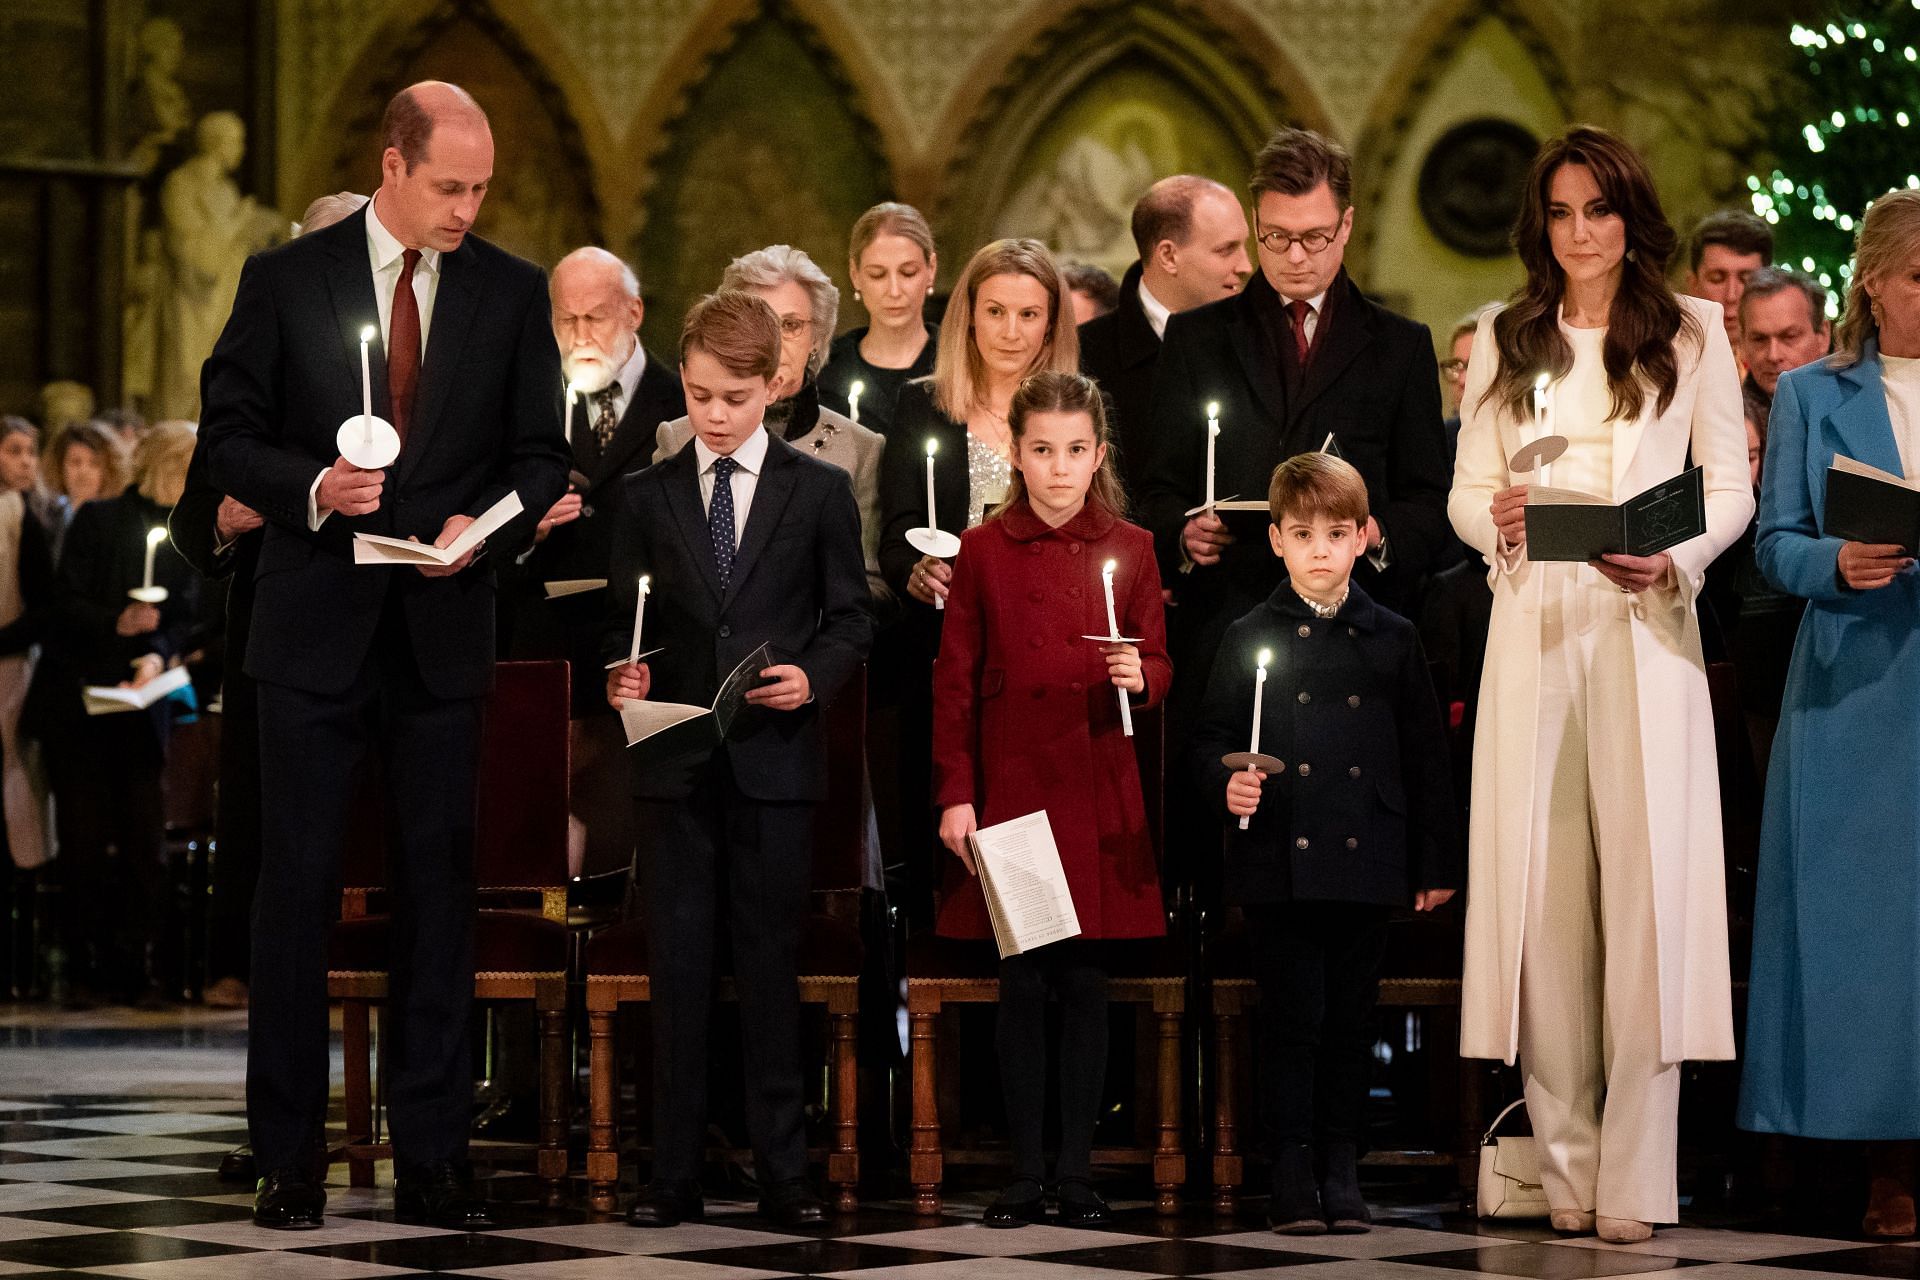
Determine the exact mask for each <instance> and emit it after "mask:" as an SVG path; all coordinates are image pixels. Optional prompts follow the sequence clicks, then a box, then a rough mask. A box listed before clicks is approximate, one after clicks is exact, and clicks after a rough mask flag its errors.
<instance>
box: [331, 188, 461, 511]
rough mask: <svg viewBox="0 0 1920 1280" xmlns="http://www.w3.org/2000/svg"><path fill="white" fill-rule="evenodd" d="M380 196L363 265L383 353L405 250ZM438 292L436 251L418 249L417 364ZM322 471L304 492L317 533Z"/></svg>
mask: <svg viewBox="0 0 1920 1280" xmlns="http://www.w3.org/2000/svg"><path fill="white" fill-rule="evenodd" d="M379 208H380V196H379V193H378V192H376V193H375V194H374V197H373V199H372V200H370V201H368V202H367V261H368V263H369V265H370V266H371V267H372V269H373V301H374V305H375V306H376V307H378V308H379V310H380V349H381V350H382V351H385V350H387V347H388V342H387V335H388V334H390V333H391V332H392V324H393V291H394V288H395V287H396V286H397V285H398V284H399V283H400V271H401V269H402V267H403V266H404V265H405V260H406V252H407V246H405V245H403V244H401V243H400V241H399V240H398V239H396V238H395V237H394V234H393V232H391V231H389V230H387V226H386V224H385V223H384V222H382V221H380V215H379ZM439 291H440V251H439V250H438V249H422V250H421V251H420V261H418V262H416V263H415V264H414V266H413V298H414V302H415V303H416V304H417V305H418V307H419V310H420V362H421V363H422V364H425V363H426V359H427V333H428V331H429V330H430V329H431V328H432V327H433V300H434V298H435V296H437V295H438V293H439ZM326 474H327V472H326V470H325V469H323V470H322V471H321V472H320V474H319V475H317V476H315V477H314V478H313V484H312V486H311V487H309V488H308V489H307V528H309V529H315V530H317V529H319V527H320V526H321V525H322V524H324V523H325V522H326V519H327V517H328V516H330V515H332V514H333V512H331V511H322V510H320V481H321V480H322V479H324V478H325V476H326Z"/></svg>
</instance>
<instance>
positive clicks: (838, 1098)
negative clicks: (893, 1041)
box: [827, 1009, 860, 1213]
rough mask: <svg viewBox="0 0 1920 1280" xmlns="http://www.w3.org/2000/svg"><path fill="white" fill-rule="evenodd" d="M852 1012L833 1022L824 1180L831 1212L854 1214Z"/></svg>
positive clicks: (856, 1124)
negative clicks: (828, 1148) (830, 1114)
mask: <svg viewBox="0 0 1920 1280" xmlns="http://www.w3.org/2000/svg"><path fill="white" fill-rule="evenodd" d="M854 1018H855V1011H854V1010H853V1009H846V1010H839V1011H836V1012H834V1014H833V1015H832V1019H833V1135H834V1136H833V1152H832V1154H831V1155H829V1156H828V1157H827V1180H828V1181H829V1182H831V1183H832V1184H833V1188H834V1204H833V1207H834V1210H835V1212H837V1213H853V1212H855V1211H856V1210H858V1209H859V1208H860V1196H859V1188H860V1133H859V1130H860V1064H859V1056H858V1053H857V1051H856V1045H855V1043H854V1034H855V1027H854Z"/></svg>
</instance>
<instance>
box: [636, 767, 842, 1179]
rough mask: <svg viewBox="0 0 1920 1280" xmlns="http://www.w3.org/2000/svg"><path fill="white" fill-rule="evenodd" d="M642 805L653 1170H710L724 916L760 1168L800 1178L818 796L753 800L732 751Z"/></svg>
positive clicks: (672, 1173)
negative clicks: (803, 946)
mask: <svg viewBox="0 0 1920 1280" xmlns="http://www.w3.org/2000/svg"><path fill="white" fill-rule="evenodd" d="M721 752H722V753H724V752H725V748H724V747H723V748H721ZM635 805H636V817H637V825H638V836H639V841H638V845H637V848H636V853H635V860H636V863H637V864H638V865H637V867H636V870H637V872H638V879H639V881H640V883H643V884H644V885H645V886H646V888H645V898H646V912H647V942H648V951H649V954H648V968H649V970H650V971H651V973H652V977H653V1001H652V1005H653V1153H654V1154H653V1177H654V1179H655V1180H656V1181H663V1182H664V1181H681V1180H688V1179H695V1178H698V1177H699V1175H700V1166H701V1160H702V1152H703V1150H704V1147H705V1134H706V1124H707V1076H708V1073H709V1070H710V1064H709V1063H708V1060H707V1022H708V1018H709V1016H710V1013H711V1009H712V1005H713V987H714V974H715V968H714V960H715V956H714V939H715V937H716V935H721V934H722V930H721V928H720V925H721V920H722V913H723V911H724V918H725V922H726V925H727V930H726V932H727V933H730V934H731V937H732V950H733V978H734V986H735V989H736V991H737V992H738V994H739V999H740V1043H741V1047H742V1051H743V1052H742V1057H743V1063H742V1065H743V1066H744V1068H745V1076H746V1089H747V1108H746V1110H747V1132H748V1134H749V1136H750V1137H751V1139H752V1141H753V1153H754V1168H755V1171H756V1173H757V1174H758V1175H759V1179H760V1183H761V1185H762V1186H769V1185H771V1184H773V1183H775V1182H780V1181H783V1180H785V1179H788V1178H798V1177H801V1176H802V1175H804V1174H805V1173H806V1168H807V1146H806V1135H805V1132H804V1128H803V1122H804V1117H803V1115H802V1112H801V1072H800V1043H799V1042H800V987H799V976H798V969H799V950H800V932H801V928H802V927H803V924H804V922H805V919H806V914H807V894H808V890H809V888H810V886H811V883H812V867H813V805H811V804H806V803H802V804H773V803H768V802H765V801H759V800H752V799H749V798H748V797H746V796H744V795H742V794H741V793H740V789H739V788H738V786H736V785H735V783H734V781H733V772H732V769H731V768H730V767H729V766H728V765H727V763H726V762H725V761H724V759H722V758H719V757H716V759H715V760H714V761H713V763H712V764H711V765H710V766H709V767H708V768H707V769H706V770H704V771H703V774H702V777H701V780H700V781H699V782H697V783H696V784H695V787H694V790H693V794H692V795H691V796H689V797H688V798H687V799H685V800H679V801H665V800H644V799H643V800H637V801H636V802H635Z"/></svg>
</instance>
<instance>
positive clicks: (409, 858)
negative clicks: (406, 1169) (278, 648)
mask: <svg viewBox="0 0 1920 1280" xmlns="http://www.w3.org/2000/svg"><path fill="white" fill-rule="evenodd" d="M259 695H260V744H261V751H260V789H261V800H262V807H263V813H264V822H263V829H262V846H263V847H262V857H261V863H260V880H259V884H258V886H257V888H256V890H255V894H254V904H253V982H252V990H251V1011H250V1015H249V1016H250V1028H249V1031H250V1034H249V1036H248V1049H247V1123H248V1129H249V1135H250V1137H251V1139H252V1142H253V1150H254V1155H255V1157H256V1158H257V1159H258V1161H259V1164H260V1168H261V1169H262V1170H263V1171H265V1170H271V1169H276V1168H281V1167H285V1166H288V1165H295V1164H301V1163H303V1162H304V1161H305V1160H306V1159H307V1158H308V1156H309V1154H310V1144H311V1143H312V1142H313V1141H314V1140H315V1139H316V1138H317V1137H318V1135H319V1134H320V1133H321V1132H322V1126H323V1121H324V1119H325V1116H326V1105H327V991H326V980H327V936H328V932H329V928H330V926H331V924H332V922H333V920H334V919H335V917H336V916H337V915H338V914H339V902H340V859H341V849H342V845H343V843H344V841H345V839H346V836H347V832H348V830H349V812H350V809H351V807H352V806H353V805H354V804H355V803H356V802H357V801H358V799H359V797H358V796H357V795H356V791H357V786H356V784H357V781H358V778H359V776H360V772H361V771H360V765H361V762H362V761H363V760H364V759H365V758H366V757H367V755H368V752H369V750H370V749H371V750H372V752H373V753H374V756H375V758H377V759H378V760H380V761H381V762H382V764H383V767H384V770H385V777H384V778H383V780H382V781H383V783H384V786H383V791H384V794H385V797H386V815H385V818H386V824H387V849H388V872H387V874H388V880H389V884H390V888H391V900H392V906H393V910H392V915H393V927H392V935H391V936H392V938H393V948H394V951H393V955H392V956H391V958H390V963H389V969H388V972H389V973H390V974H391V978H390V981H389V987H388V1009H389V1018H390V1028H391V1029H390V1031H389V1036H390V1043H389V1045H388V1047H387V1073H388V1075H387V1078H388V1080H389V1082H390V1083H389V1087H388V1091H387V1092H388V1108H389V1111H390V1113H391V1115H392V1118H393V1142H394V1152H395V1155H396V1158H397V1159H399V1160H401V1161H404V1162H409V1163H424V1162H426V1161H431V1160H445V1159H458V1158H463V1157H464V1156H465V1154H466V1149H467V1122H468V1115H469V1112H470V1110H471V1102H472V1081H471V1072H470V1069H469V1068H470V1062H469V1052H470V1051H469V1038H468V1030H469V1026H468V1024H469V1020H470V1016H471V1013H472V1008H473V972H474V970H473V917H474V873H473V838H474V830H473V829H474V814H475V796H476V791H477V773H478V770H479V750H480V722H481V709H482V700H481V699H479V698H471V699H441V698H436V697H434V696H433V695H432V694H430V693H429V692H428V691H427V689H426V686H425V685H424V684H423V682H422V680H421V677H420V672H419V668H418V666H417V664H416V662H415V659H414V656H413V646H412V643H411V639H410V637H409V633H408V627H407V624H406V619H405V617H404V615H403V611H402V609H401V608H400V595H399V593H398V592H397V591H395V592H391V593H390V594H389V595H388V597H387V600H386V605H385V608H384V610H383V612H382V616H381V619H380V622H379V626H378V630H377V632H376V634H375V637H374V642H373V644H372V646H371V647H370V649H369V651H368V655H367V659H366V661H365V663H364V664H363V666H362V668H361V670H360V671H359V673H358V674H357V675H356V676H355V678H354V680H353V682H352V684H351V685H349V686H348V688H347V690H346V692H345V693H342V694H339V695H335V696H326V695H321V694H314V693H308V692H305V691H303V690H299V689H294V688H291V687H289V686H286V685H281V684H275V683H271V682H268V681H262V682H261V683H260V686H259Z"/></svg>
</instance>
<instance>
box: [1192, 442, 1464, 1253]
mask: <svg viewBox="0 0 1920 1280" xmlns="http://www.w3.org/2000/svg"><path fill="white" fill-rule="evenodd" d="M1267 501H1268V506H1269V508H1270V509H1271V513H1272V517H1273V523H1272V524H1271V525H1270V526H1268V537H1269V540H1270V541H1271V542H1272V544H1273V550H1274V554H1275V555H1277V556H1279V557H1280V558H1281V559H1282V560H1284V561H1285V562H1286V570H1287V581H1285V582H1283V583H1281V585H1280V586H1279V587H1278V588H1277V589H1276V590H1275V591H1274V592H1273V594H1272V595H1271V596H1269V597H1268V598H1267V600H1266V602H1265V603H1263V604H1261V605H1259V606H1258V607H1256V608H1255V609H1254V610H1253V611H1252V612H1250V613H1248V614H1247V615H1246V616H1244V617H1242V618H1241V619H1240V620H1239V621H1237V622H1235V623H1234V624H1233V625H1232V626H1230V627H1228V628H1227V632H1226V636H1225V639H1224V640H1223V641H1222V643H1221V646H1220V656H1219V660H1218V661H1216V662H1215V663H1214V666H1213V671H1212V674H1211V676H1210V678H1209V680H1208V683H1207V697H1206V702H1205V705H1204V706H1203V708H1202V712H1201V721H1200V724H1199V725H1198V726H1196V728H1195V730H1194V735H1193V752H1194V758H1195V763H1196V765H1197V766H1198V768H1199V769H1200V773H1201V778H1202V780H1203V785H1204V790H1205V791H1206V793H1207V794H1209V795H1213V796H1219V797H1222V798H1223V799H1224V801H1225V809H1226V812H1227V814H1228V815H1230V819H1231V820H1230V821H1229V822H1228V823H1227V828H1226V832H1227V851H1226V854H1227V864H1226V879H1225V885H1224V891H1225V897H1226V900H1227V901H1228V902H1230V903H1236V904H1238V905H1240V906H1241V907H1242V908H1243V909H1244V911H1245V914H1246V918H1247V934H1248V941H1249V943H1250V945H1251V950H1252V953H1253V958H1254V977H1255V978H1256V980H1257V981H1258V982H1259V985H1260V1035H1261V1055H1260V1056H1261V1079H1260V1086H1259V1091H1258V1093H1259V1098H1260V1110H1261V1127H1262V1129H1263V1130H1264V1131H1265V1136H1266V1141H1267V1144H1268V1148H1269V1151H1270V1154H1271V1155H1272V1157H1273V1199H1272V1201H1271V1204H1270V1206H1269V1209H1268V1220H1269V1222H1270V1223H1271V1225H1272V1226H1273V1228H1274V1230H1276V1231H1279V1232H1282V1233H1284V1234H1290V1235H1317V1234H1320V1233H1323V1232H1326V1231H1328V1230H1332V1231H1336V1232H1362V1231H1365V1230H1367V1228H1368V1226H1369V1224H1370V1222H1371V1220H1372V1219H1371V1217H1370V1215H1369V1214H1368V1211H1367V1202H1366V1201H1365V1200H1364V1199H1363V1198H1362V1197H1361V1195H1360V1183H1359V1178H1358V1173H1357V1170H1356V1164H1357V1162H1358V1159H1359V1152H1360V1146H1361V1141H1362V1138H1363V1136H1364V1133H1365V1108H1366V1100H1367V1074H1368V1070H1369V1067H1370V1065H1371V1061H1372V1042H1373V1037H1372V1034H1371V1032H1372V1028H1371V1026H1370V1022H1371V1019H1372V1014H1373V1008H1374V1000H1375V997H1376V996H1377V995H1378V993H1379V985H1380V960H1381V956H1382V953H1383V951H1384V950H1385V947H1386V939H1387V921H1388V920H1389V918H1390V917H1391V916H1392V914H1393V911H1394V910H1395V909H1396V908H1404V907H1408V906H1411V907H1414V908H1415V909H1416V910H1419V911H1431V910H1433V909H1434V908H1436V907H1438V906H1440V905H1441V904H1443V903H1445V902H1446V901H1447V899H1449V898H1451V897H1452V896H1453V895H1454V891H1455V890H1456V889H1457V888H1458V887H1459V885H1460V883H1461V880H1462V866H1461V856H1460V842H1459V832H1458V825H1459V824H1458V822H1457V820H1456V817H1455V812H1454V807H1453V792H1452V784H1451V781H1450V777H1449V772H1448V765H1447V740H1446V733H1445V729H1444V727H1443V725H1442V722H1441V718H1440V707H1439V703H1438V702H1437V700H1436V699H1435V698H1434V693H1433V684H1432V681H1431V679H1430V678H1429V677H1428V674H1427V662H1426V657H1425V655H1424V654H1422V652H1421V650H1420V641H1419V638H1418V637H1417V636H1416V635H1415V633H1414V629H1413V624H1412V623H1410V622H1408V621H1407V620H1406V619H1404V618H1402V617H1400V616H1399V615H1398V614H1396V613H1393V612H1390V611H1389V610H1387V609H1384V608H1382V607H1381V606H1379V605H1377V604H1375V603H1374V602H1373V601H1372V600H1371V599H1369V598H1368V596H1367V594H1366V592H1364V591H1362V590H1361V589H1360V588H1359V587H1358V586H1355V585H1353V583H1352V581H1351V575H1352V572H1353V562H1354V560H1355V559H1356V558H1358V557H1359V555H1360V554H1361V553H1362V551H1363V550H1364V548H1365V540H1364V538H1363V537H1362V531H1363V530H1364V529H1365V528H1366V525H1367V487H1366V483H1365V481H1363V480H1362V479H1361V478H1360V473H1359V472H1358V471H1356V470H1354V468H1353V467H1352V466H1350V465H1349V464H1348V463H1346V462H1344V461H1342V460H1341V459H1339V458H1337V457H1334V456H1333V455H1331V454H1326V453H1305V454H1300V455H1298V456H1296V457H1292V458H1289V459H1287V460H1286V461H1285V462H1283V463H1281V464H1280V465H1279V466H1278V467H1277V468H1275V469H1274V473H1273V479H1272V482H1271V484H1270V485H1269V488H1268V493H1267ZM1262 651H1265V652H1266V653H1267V654H1268V655H1269V662H1268V664H1267V668H1268V669H1267V680H1266V683H1265V685H1264V697H1263V698H1262V703H1261V705H1262V711H1261V733H1260V743H1259V751H1260V753H1261V754H1262V755H1265V756H1269V757H1273V758H1275V759H1277V760H1280V761H1282V762H1283V764H1282V766H1281V767H1280V768H1279V769H1278V770H1277V771H1276V772H1275V773H1274V774H1273V776H1271V777H1269V776H1268V775H1267V774H1266V773H1264V772H1260V771H1257V770H1248V769H1242V770H1231V769H1229V768H1227V766H1226V765H1225V764H1223V763H1222V762H1221V757H1223V756H1225V755H1227V754H1228V753H1230V752H1239V751H1245V750H1246V749H1247V747H1248V745H1249V735H1250V733H1251V730H1252V719H1253V713H1252V707H1251V706H1250V698H1249V694H1250V692H1251V690H1252V689H1253V688H1254V687H1255V678H1254V670H1255V665H1256V662H1257V661H1258V655H1259V654H1260V653H1261V652H1262ZM1239 819H1247V820H1249V821H1248V827H1247V830H1245V831H1242V830H1241V829H1240V822H1239V821H1238V820H1239Z"/></svg>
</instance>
